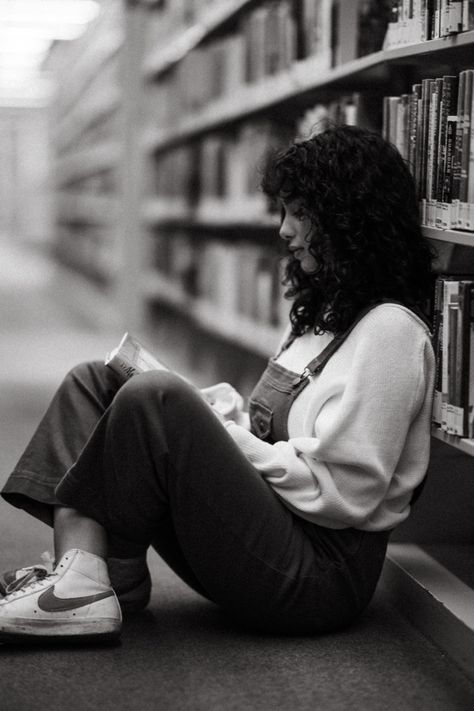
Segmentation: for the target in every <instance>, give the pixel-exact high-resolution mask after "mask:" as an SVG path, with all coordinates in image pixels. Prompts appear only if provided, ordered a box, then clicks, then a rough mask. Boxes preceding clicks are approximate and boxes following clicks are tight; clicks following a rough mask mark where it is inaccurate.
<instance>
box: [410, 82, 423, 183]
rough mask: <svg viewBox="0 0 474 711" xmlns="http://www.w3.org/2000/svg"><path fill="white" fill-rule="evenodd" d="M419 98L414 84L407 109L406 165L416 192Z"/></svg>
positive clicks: (418, 86)
mask: <svg viewBox="0 0 474 711" xmlns="http://www.w3.org/2000/svg"><path fill="white" fill-rule="evenodd" d="M420 96H421V84H414V85H413V87H412V92H411V94H410V99H409V101H410V108H409V131H408V133H409V144H408V165H409V167H410V171H411V174H412V175H413V177H414V178H415V183H416V185H417V191H418V180H417V167H418V166H417V159H418V154H417V150H416V139H417V125H418V107H419V99H420Z"/></svg>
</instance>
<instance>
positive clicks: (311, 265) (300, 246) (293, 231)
mask: <svg viewBox="0 0 474 711" xmlns="http://www.w3.org/2000/svg"><path fill="white" fill-rule="evenodd" d="M312 230H313V228H312V225H311V221H310V220H309V218H308V217H307V216H306V215H305V213H304V211H303V210H302V209H301V206H300V205H299V204H298V202H297V201H293V202H289V203H285V202H284V203H283V204H282V222H281V225H280V237H281V238H282V239H284V240H285V242H287V244H288V249H289V251H290V252H291V253H292V255H293V256H294V257H295V259H297V260H298V261H299V263H300V265H301V269H302V270H303V271H304V272H305V273H306V274H311V273H313V272H314V271H315V270H316V267H317V263H316V260H315V258H314V257H313V255H312V254H310V252H309V245H310V240H311V236H312Z"/></svg>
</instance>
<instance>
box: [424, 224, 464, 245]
mask: <svg viewBox="0 0 474 711" xmlns="http://www.w3.org/2000/svg"><path fill="white" fill-rule="evenodd" d="M422 230H423V234H424V235H426V237H429V238H430V239H436V240H439V241H441V242H449V243H450V244H460V245H463V246H465V247H474V232H464V231H462V230H441V229H438V228H437V227H426V226H425V225H423V226H422Z"/></svg>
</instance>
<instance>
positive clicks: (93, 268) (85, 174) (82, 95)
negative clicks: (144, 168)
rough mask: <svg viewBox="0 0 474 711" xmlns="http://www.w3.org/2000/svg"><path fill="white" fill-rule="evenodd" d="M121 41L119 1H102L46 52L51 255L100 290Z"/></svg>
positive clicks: (111, 240) (116, 161) (107, 247)
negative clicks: (52, 84)
mask: <svg viewBox="0 0 474 711" xmlns="http://www.w3.org/2000/svg"><path fill="white" fill-rule="evenodd" d="M123 42H124V26H123V8H122V4H121V3H116V2H113V0H105V2H103V3H102V4H101V12H100V14H99V16H98V17H97V19H96V20H95V21H94V22H93V23H92V24H91V26H90V27H89V28H88V30H87V32H86V33H85V34H84V35H82V36H81V37H80V38H79V39H77V40H75V41H73V42H63V43H59V44H58V45H57V47H55V49H54V56H53V57H52V59H53V67H54V69H55V72H56V78H57V87H58V88H57V94H56V98H55V102H54V105H53V108H52V112H53V120H54V133H53V136H52V142H53V147H54V151H55V156H56V160H55V166H54V180H55V206H56V209H55V212H56V223H57V230H56V241H55V253H56V255H57V257H58V259H59V260H60V261H62V262H63V263H64V264H65V265H66V266H67V267H69V268H70V269H71V270H73V271H74V272H77V273H78V274H80V275H82V276H83V277H84V278H85V279H86V280H87V281H88V282H89V285H90V288H91V289H94V288H98V289H99V290H100V292H101V293H102V292H104V293H107V292H108V291H109V290H111V289H112V288H113V284H114V281H115V278H116V272H117V269H118V267H119V260H118V258H117V257H118V255H117V248H116V241H117V240H116V231H117V224H118V221H119V205H120V201H119V199H118V191H119V183H120V172H119V171H120V166H121V162H122V145H121V143H122V140H121V102H122V90H121V82H122V80H121V61H122V57H121V50H122V47H123Z"/></svg>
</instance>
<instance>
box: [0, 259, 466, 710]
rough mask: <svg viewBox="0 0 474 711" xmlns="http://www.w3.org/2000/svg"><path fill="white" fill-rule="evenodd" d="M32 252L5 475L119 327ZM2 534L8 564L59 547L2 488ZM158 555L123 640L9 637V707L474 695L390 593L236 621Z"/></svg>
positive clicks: (1, 398) (394, 704)
mask: <svg viewBox="0 0 474 711" xmlns="http://www.w3.org/2000/svg"><path fill="white" fill-rule="evenodd" d="M1 256H2V257H3V259H2V262H3V265H4V267H5V259H6V255H5V254H3V255H1ZM28 259H29V258H27V255H24V257H22V256H21V255H18V254H16V256H15V258H14V263H15V264H16V265H17V267H18V264H21V265H24V264H27V265H28V264H29V267H28V272H27V275H28V279H26V274H25V273H24V271H23V267H22V268H21V269H19V270H18V268H17V272H18V275H17V279H16V280H15V279H14V272H15V270H14V269H13V266H14V265H13V266H12V268H10V270H9V281H8V283H7V286H3V288H2V284H1V280H0V319H1V320H2V322H3V324H4V328H3V330H2V335H1V338H0V359H1V362H2V371H1V373H0V425H1V426H0V485H1V483H2V482H3V481H4V480H5V478H6V477H7V475H8V472H9V470H10V468H11V467H12V466H13V464H14V462H15V460H16V458H17V457H18V455H19V454H20V452H21V450H22V448H23V447H24V445H25V444H26V442H27V440H28V438H29V436H30V435H31V433H32V431H33V429H34V427H35V425H36V424H37V422H38V419H39V417H40V416H41V413H42V412H43V410H44V408H45V406H46V403H47V402H48V399H49V397H50V396H51V394H52V392H53V390H54V388H55V386H56V385H57V383H58V382H59V379H60V377H61V376H62V375H63V373H64V372H65V370H66V369H67V367H69V365H70V364H72V363H73V362H76V361H77V360H80V359H83V358H89V357H101V356H102V355H103V352H104V351H105V349H106V348H107V347H110V341H108V338H109V335H108V334H100V336H99V335H98V334H96V333H94V332H93V331H88V330H87V329H86V328H85V327H84V325H83V324H77V323H76V322H75V321H73V320H71V318H70V317H69V316H68V314H67V312H65V311H64V309H63V308H62V307H61V299H60V295H57V294H55V292H54V289H52V288H51V285H50V282H49V280H48V279H45V280H44V281H42V280H41V279H40V278H39V272H41V270H42V269H43V268H44V264H42V263H41V262H38V263H36V262H34V263H33V262H31V261H28ZM30 270H32V271H30ZM35 270H36V271H35ZM38 270H39V271H38ZM41 273H43V272H41ZM12 274H13V276H12ZM31 274H36V275H37V277H38V280H37V281H36V282H35V281H34V280H33V282H32V281H31V278H30V276H31ZM28 284H29V285H30V286H28ZM31 284H34V287H33V286H31ZM30 304H31V305H32V306H31V309H30ZM32 314H36V316H38V315H41V318H40V319H39V321H38V320H36V316H35V317H33V316H32ZM3 317H5V318H3ZM7 324H8V328H7V326H6V325H7ZM106 341H108V345H106ZM31 362H34V363H35V366H34V367H29V365H28V364H29V363H31ZM0 540H1V542H2V545H1V549H0V569H3V568H5V567H9V566H10V565H12V564H17V563H20V562H21V563H26V562H33V561H34V560H36V559H37V557H38V556H39V554H40V553H41V552H42V551H43V550H45V549H46V548H51V532H50V531H49V530H48V529H47V528H46V527H45V526H42V525H41V524H39V523H37V522H36V521H34V520H32V519H30V518H29V517H27V516H26V515H25V514H23V513H21V512H17V511H16V510H14V509H12V508H10V507H8V506H7V505H6V504H5V503H4V502H3V501H2V502H0ZM150 567H151V570H152V576H153V580H154V588H153V596H152V601H151V604H150V606H149V609H148V610H147V611H146V612H145V613H141V614H137V615H135V616H133V617H130V618H128V619H127V620H126V622H125V624H124V630H123V637H122V642H121V644H120V645H118V646H113V647H110V646H103V647H91V646H85V647H71V646H70V647H37V648H31V647H30V648H28V647H20V646H17V647H14V646H9V645H3V646H2V645H0V670H1V674H0V711H37V709H48V711H87V710H89V709H91V710H92V709H94V710H96V709H100V710H101V711H122V710H123V711H130V710H135V709H137V710H139V711H155V710H162V709H163V710H167V709H169V710H170V711H175V710H177V711H181V710H186V709H190V710H196V711H198V710H201V709H202V710H203V711H204V709H205V710H206V711H218V710H222V711H233V710H234V709H236V710H237V709H238V710H242V711H243V710H251V711H253V710H254V709H255V710H258V711H266V710H267V709H268V710H269V711H270V710H272V711H279V710H285V711H286V710H287V709H288V711H289V710H290V709H291V710H293V709H298V710H299V709H301V711H306V710H308V711H309V710H310V709H311V711H315V710H321V711H377V710H379V709H380V711H382V710H383V711H392V710H395V709H396V710H397V711H398V710H401V711H412V710H413V711H469V710H470V709H473V708H474V685H473V684H472V683H470V682H469V681H468V680H467V679H466V677H465V676H464V675H463V674H462V672H461V671H459V670H458V668H457V667H456V666H455V665H454V664H453V663H452V662H451V661H450V660H449V659H447V658H446V657H445V655H443V654H442V653H441V652H440V651H439V650H438V648H437V647H435V646H434V645H433V644H432V643H431V642H429V641H428V640H427V639H425V638H424V637H423V636H422V635H421V634H420V633H419V632H418V631H416V630H415V629H413V628H412V627H411V626H410V625H409V624H408V623H407V622H406V621H405V620H404V618H402V617H401V616H400V615H399V614H398V613H397V612H395V611H394V610H393V609H392V608H390V607H389V606H388V605H387V603H386V602H385V600H384V599H383V596H382V595H381V594H380V593H377V594H376V596H375V599H374V601H373V603H372V605H371V606H370V607H369V609H368V610H367V612H366V613H365V614H364V616H363V617H362V618H361V619H360V620H359V621H358V622H357V623H356V624H355V625H353V626H352V627H351V628H350V629H348V630H346V631H344V632H340V633H337V634H332V635H327V636H322V637H272V636H263V635H259V634H250V633H248V632H245V631H243V630H241V629H238V628H235V627H233V626H232V625H231V624H230V623H229V622H228V621H227V620H226V619H225V618H224V617H223V616H222V615H221V613H220V612H219V610H218V609H217V608H216V607H215V606H214V605H212V604H211V603H208V602H207V601H205V600H203V599H202V598H200V597H199V596H198V595H197V594H196V593H194V592H192V591H191V590H190V589H189V588H187V587H186V586H185V585H184V584H183V583H181V582H180V581H179V580H178V579H177V578H176V577H175V576H174V575H173V573H171V571H170V570H169V569H168V568H167V567H166V565H165V564H164V563H163V562H162V561H160V560H159V558H158V557H157V556H156V555H154V554H151V555H150Z"/></svg>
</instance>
